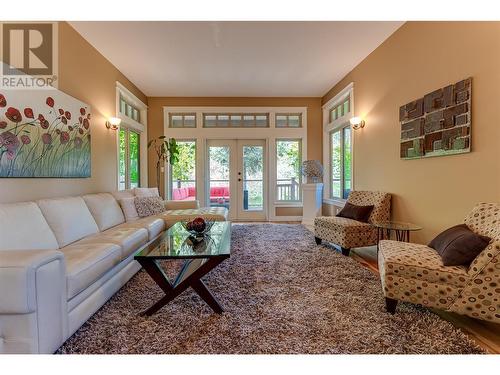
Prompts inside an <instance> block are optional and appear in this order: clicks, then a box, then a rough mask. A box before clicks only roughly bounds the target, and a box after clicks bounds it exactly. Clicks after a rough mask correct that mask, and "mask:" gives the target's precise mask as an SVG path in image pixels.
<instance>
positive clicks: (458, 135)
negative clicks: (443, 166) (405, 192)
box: [399, 78, 472, 159]
mask: <svg viewBox="0 0 500 375" xmlns="http://www.w3.org/2000/svg"><path fill="white" fill-rule="evenodd" d="M471 83H472V78H467V79H464V80H463V81H460V82H457V83H455V84H453V85H448V86H446V87H443V88H441V89H438V90H435V91H433V92H431V93H429V94H427V95H425V96H424V97H423V98H420V99H417V100H414V101H412V102H410V103H408V104H405V105H403V106H402V107H400V108H399V123H400V126H401V145H400V152H401V154H400V155H401V158H403V159H418V158H425V157H431V156H442V155H451V154H462V153H465V152H470V145H471V141H470V134H471V93H472V91H471Z"/></svg>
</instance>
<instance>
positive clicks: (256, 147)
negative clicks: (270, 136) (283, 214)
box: [205, 139, 268, 221]
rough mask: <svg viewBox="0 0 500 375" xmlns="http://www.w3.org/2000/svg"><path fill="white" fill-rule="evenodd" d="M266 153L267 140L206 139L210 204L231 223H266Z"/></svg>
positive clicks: (208, 197)
mask: <svg viewBox="0 0 500 375" xmlns="http://www.w3.org/2000/svg"><path fill="white" fill-rule="evenodd" d="M266 154H267V153H266V141H265V140H255V139H252V140H243V139H238V140H207V159H206V160H207V163H206V165H207V173H206V178H207V181H206V183H205V186H206V187H207V192H206V199H207V202H206V203H207V205H208V206H211V207H226V208H227V209H228V210H229V219H230V220H234V221H242V220H251V221H258V220H267V195H268V194H267V155H266Z"/></svg>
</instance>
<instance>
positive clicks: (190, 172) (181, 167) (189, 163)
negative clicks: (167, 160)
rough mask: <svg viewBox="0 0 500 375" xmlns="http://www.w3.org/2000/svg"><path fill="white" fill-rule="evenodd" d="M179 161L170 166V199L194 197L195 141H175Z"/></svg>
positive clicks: (191, 198)
mask: <svg viewBox="0 0 500 375" xmlns="http://www.w3.org/2000/svg"><path fill="white" fill-rule="evenodd" d="M177 146H178V147H179V161H178V162H177V163H175V164H174V165H173V166H172V174H171V176H172V177H171V199H173V200H195V199H196V142H195V141H177Z"/></svg>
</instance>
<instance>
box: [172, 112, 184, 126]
mask: <svg viewBox="0 0 500 375" xmlns="http://www.w3.org/2000/svg"><path fill="white" fill-rule="evenodd" d="M171 126H172V128H182V126H183V121H182V115H171Z"/></svg>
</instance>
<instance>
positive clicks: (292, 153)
mask: <svg viewBox="0 0 500 375" xmlns="http://www.w3.org/2000/svg"><path fill="white" fill-rule="evenodd" d="M301 160H302V155H301V141H300V140H277V141H276V199H277V201H282V202H298V201H300V200H301V196H302V195H301V180H302V178H301V174H300V164H301Z"/></svg>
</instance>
